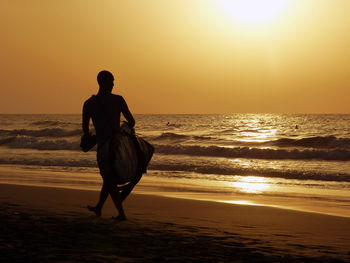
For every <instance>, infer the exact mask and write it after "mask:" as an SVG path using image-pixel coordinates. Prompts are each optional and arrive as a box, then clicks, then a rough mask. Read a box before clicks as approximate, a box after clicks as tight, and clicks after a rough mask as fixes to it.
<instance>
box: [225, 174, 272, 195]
mask: <svg viewBox="0 0 350 263" xmlns="http://www.w3.org/2000/svg"><path fill="white" fill-rule="evenodd" d="M238 178H239V179H238V180H239V181H236V182H231V186H232V187H235V188H238V189H239V190H240V191H242V192H246V193H261V192H263V191H266V190H267V189H269V188H270V185H269V184H268V183H267V180H266V179H265V178H263V177H257V176H247V177H238Z"/></svg>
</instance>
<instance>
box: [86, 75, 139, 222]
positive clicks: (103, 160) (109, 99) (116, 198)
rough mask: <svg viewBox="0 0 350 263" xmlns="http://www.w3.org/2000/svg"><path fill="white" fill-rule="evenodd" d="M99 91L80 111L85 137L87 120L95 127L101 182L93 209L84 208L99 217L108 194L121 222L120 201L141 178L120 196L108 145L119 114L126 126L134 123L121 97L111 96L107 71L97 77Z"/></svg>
mask: <svg viewBox="0 0 350 263" xmlns="http://www.w3.org/2000/svg"><path fill="white" fill-rule="evenodd" d="M97 82H98V84H99V87H100V88H99V91H98V93H97V95H96V96H92V97H91V98H89V99H88V100H87V101H85V103H84V107H83V131H84V134H85V135H88V134H89V122H90V118H91V119H92V122H93V124H94V126H95V130H96V140H97V163H98V167H99V169H100V174H101V176H102V178H103V185H102V188H101V192H100V199H99V201H98V203H97V205H96V206H88V209H89V210H90V211H92V212H94V213H95V214H96V215H97V216H100V215H101V211H102V207H103V204H104V202H105V201H106V199H107V197H108V194H110V195H111V198H112V200H113V202H114V205H115V207H116V208H117V210H118V212H119V215H118V216H117V217H116V218H115V219H117V220H125V219H126V216H125V213H124V210H123V206H122V201H123V200H124V199H125V198H126V197H127V196H128V195H129V193H130V192H131V190H132V189H133V187H134V186H135V185H136V183H137V182H138V181H139V180H140V179H141V174H140V175H139V176H138V177H137V178H135V180H134V181H133V182H131V183H129V184H128V185H127V186H126V187H124V188H123V189H122V191H121V192H120V191H119V190H120V189H119V188H118V187H117V184H116V177H115V174H114V171H113V169H112V164H111V160H110V141H111V139H112V137H113V135H115V134H116V133H118V132H120V114H121V113H123V115H124V117H125V119H126V120H127V121H128V124H129V126H130V127H131V128H132V127H134V125H135V120H134V118H133V116H132V114H131V113H130V111H129V109H128V106H127V104H126V102H125V100H124V99H123V97H122V96H119V95H115V94H112V89H113V86H114V77H113V75H112V73H110V72H108V71H101V72H100V73H99V74H98V76H97Z"/></svg>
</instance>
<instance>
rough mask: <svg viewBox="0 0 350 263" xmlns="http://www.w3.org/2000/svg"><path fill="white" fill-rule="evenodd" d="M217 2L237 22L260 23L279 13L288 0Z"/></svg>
mask: <svg viewBox="0 0 350 263" xmlns="http://www.w3.org/2000/svg"><path fill="white" fill-rule="evenodd" d="M219 3H220V5H221V6H222V8H224V9H225V11H226V12H227V13H228V14H229V15H230V16H232V17H233V18H234V19H235V20H237V21H238V22H241V23H248V24H260V23H264V22H267V21H270V20H272V19H274V18H276V17H277V16H279V15H281V14H282V12H283V11H284V10H285V8H286V6H287V4H288V0H219Z"/></svg>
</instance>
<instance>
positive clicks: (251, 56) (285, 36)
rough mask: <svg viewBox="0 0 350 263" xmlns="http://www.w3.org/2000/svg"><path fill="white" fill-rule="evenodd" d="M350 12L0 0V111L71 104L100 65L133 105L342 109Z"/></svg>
mask: <svg viewBox="0 0 350 263" xmlns="http://www.w3.org/2000/svg"><path fill="white" fill-rule="evenodd" d="M240 2H241V4H240ZM242 2H248V3H249V5H245V6H242ZM261 2H265V5H261ZM349 13H350V1H349V0H331V1H330V0H289V1H288V0H266V1H264V0H245V1H243V0H242V1H237V0H236V1H235V0H232V1H229V0H138V1H136V0H123V1H120V0H110V1H105V0H103V1H101V0H99V1H95V0H80V1H78V0H63V1H47V0H31V1H19V0H3V1H1V8H0V24H1V26H0V34H1V41H0V50H1V52H0V66H1V68H0V113H80V112H81V107H82V103H83V101H84V100H85V99H87V98H88V97H89V96H90V95H91V94H94V93H96V92H97V89H98V85H97V82H96V75H97V73H98V72H99V71H100V70H102V69H107V70H110V71H111V72H112V73H113V74H114V75H115V78H116V85H117V88H116V89H115V90H114V93H118V94H121V95H123V96H124V98H125V99H126V101H127V102H128V104H129V107H130V109H131V111H132V112H133V113H239V112H257V113H260V112H262V113H264V112H268V113H350V106H349V105H350V16H349Z"/></svg>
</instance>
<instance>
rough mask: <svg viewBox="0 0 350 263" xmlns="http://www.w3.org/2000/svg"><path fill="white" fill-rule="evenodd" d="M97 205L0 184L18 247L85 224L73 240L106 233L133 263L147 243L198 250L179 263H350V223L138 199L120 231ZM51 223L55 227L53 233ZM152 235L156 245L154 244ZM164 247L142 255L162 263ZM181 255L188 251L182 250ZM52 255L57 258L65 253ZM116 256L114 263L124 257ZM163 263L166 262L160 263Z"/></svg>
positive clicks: (86, 198)
mask: <svg viewBox="0 0 350 263" xmlns="http://www.w3.org/2000/svg"><path fill="white" fill-rule="evenodd" d="M97 198H98V193H97V192H96V191H93V190H73V189H62V188H48V187H39V186H19V185H10V184H0V202H1V207H2V209H1V213H2V219H1V220H5V221H6V220H8V222H7V223H6V222H4V224H5V226H7V227H15V226H16V228H18V229H19V231H17V232H16V234H15V236H16V237H14V239H17V240H14V241H13V242H15V243H18V242H20V239H21V238H26V236H28V235H29V236H33V235H34V236H35V235H37V234H38V233H36V230H35V229H32V228H31V226H32V225H33V224H34V225H38V226H39V228H40V227H42V225H44V226H45V227H44V229H46V230H45V231H47V233H45V231H44V232H43V233H42V235H41V236H40V237H37V238H32V242H34V243H36V242H39V243H40V242H41V241H42V240H46V238H48V236H47V235H48V233H51V232H50V231H53V233H51V234H50V235H49V236H51V235H55V234H58V233H56V232H55V231H54V229H56V228H55V227H57V226H61V224H62V225H64V226H66V227H67V225H69V224H72V225H75V226H77V225H81V224H82V225H84V227H85V228H86V229H85V230H84V231H83V230H79V229H74V228H73V227H70V228H69V229H70V230H71V231H72V233H71V235H73V236H74V235H80V236H85V234H87V233H90V232H93V233H95V231H97V230H96V229H98V231H102V232H103V233H104V234H101V235H100V234H99V233H95V234H96V235H97V236H98V239H100V240H101V242H108V240H109V241H110V239H112V240H115V242H117V243H118V242H119V241H120V240H124V242H130V244H128V246H126V247H125V250H124V251H122V252H120V253H122V254H123V253H124V254H125V255H127V258H129V259H130V257H131V258H132V255H133V253H135V250H134V249H131V247H133V246H140V247H141V248H144V247H148V246H149V244H147V242H150V239H151V240H153V239H154V238H156V239H157V240H158V241H159V240H163V239H169V240H168V242H170V243H169V244H171V243H172V242H173V243H174V244H176V246H175V247H173V248H172V247H170V248H169V247H168V246H167V247H168V248H169V249H170V250H169V251H170V252H171V250H172V249H175V250H176V249H177V248H179V247H178V246H180V247H181V245H180V244H183V243H185V244H186V246H189V244H190V243H191V244H194V245H195V246H196V247H195V250H196V253H195V254H196V256H194V255H188V257H186V256H185V255H183V254H181V252H180V251H178V250H176V251H172V252H171V253H173V252H174V253H175V252H176V253H175V254H179V253H180V254H181V257H182V258H179V259H178V260H180V259H181V260H185V261H186V260H187V261H188V262H192V260H193V262H195V261H201V260H204V259H203V258H200V256H199V254H203V253H204V254H206V249H207V247H208V245H210V246H211V248H212V249H214V252H213V251H211V253H214V255H215V257H218V258H220V260H221V261H222V262H229V259H230V258H232V257H233V256H234V255H236V256H237V254H238V255H240V256H237V257H238V258H240V259H241V260H242V261H243V262H245V261H244V260H248V259H249V260H250V261H249V260H248V261H247V262H252V261H254V260H255V259H256V258H260V257H262V258H263V259H264V261H262V262H276V261H277V262H284V261H283V260H284V259H286V258H289V259H290V260H291V261H285V262H306V261H308V262H330V261H331V260H334V259H336V260H338V261H336V262H347V261H350V249H349V245H350V219H348V218H343V217H336V216H328V215H320V214H315V213H307V212H300V211H293V210H284V209H278V208H271V207H262V206H245V205H235V204H224V203H219V202H210V201H196V200H188V199H177V198H169V197H161V196H153V195H146V194H135V193H134V194H131V195H130V196H129V198H128V199H127V200H126V202H125V204H124V209H125V210H126V214H127V217H128V220H127V221H126V222H122V223H120V224H116V222H115V221H114V220H111V219H110V217H111V216H114V215H115V213H116V210H115V208H114V207H113V204H112V202H111V200H110V199H108V200H107V202H106V206H105V208H104V210H103V215H102V217H101V218H96V217H95V216H93V215H92V214H91V213H90V212H89V211H88V210H87V209H86V208H85V206H86V205H87V204H94V203H95V202H96V201H97ZM48 218H50V219H48ZM47 220H49V222H51V223H52V224H51V223H50V224H49V226H47V222H46V221H47ZM50 220H51V221H50ZM10 222H11V224H12V226H11V225H10ZM51 227H53V228H54V229H51ZM61 227H62V226H61ZM109 229H114V230H116V229H117V230H116V232H115V231H114V230H113V231H112V232H113V233H114V234H115V235H118V234H117V233H119V232H120V231H121V232H122V234H123V235H125V236H124V237H122V238H121V237H118V236H113V237H111V236H110V235H109V234H107V233H108V230H109ZM56 230H57V229H56ZM57 231H59V230H57ZM106 231H107V233H106ZM123 231H124V232H123ZM130 231H131V232H130ZM133 231H134V232H135V233H134V232H133ZM5 232H6V230H5ZM75 232H77V233H75ZM128 235H130V238H131V239H130V240H129V239H127V236H128ZM154 235H155V237H154V238H152V236H154ZM60 238H62V239H63V240H61V241H62V242H67V240H65V237H60ZM69 238H71V237H69ZM105 238H107V239H106V241H103V240H105ZM134 239H135V240H134ZM118 240H119V241H118ZM127 240H129V241H127ZM147 240H148V241H147ZM189 240H191V242H190V241H189ZM61 241H60V243H61ZM163 241H164V240H163ZM6 242H7V240H6V241H5V239H4V240H2V242H1V247H2V249H4V248H3V247H4V246H6ZM91 242H92V241H91ZM135 242H136V243H135ZM152 242H153V241H152ZM154 242H156V241H154ZM159 242H160V241H159ZM201 242H205V244H206V245H205V247H202V246H197V245H196V244H201ZM38 245H42V244H38ZM87 245H89V244H87ZM12 246H13V244H12ZM57 246H58V247H59V244H54V245H53V247H54V248H55V247H57ZM116 246H117V245H116ZM162 246H163V245H160V244H158V245H157V246H155V247H154V246H152V247H151V248H148V249H151V250H152V251H153V252H154V250H156V251H157V252H154V253H155V254H147V253H148V252H147V253H146V252H145V251H144V252H145V253H146V254H147V255H148V256H149V257H151V258H152V257H153V256H154V257H158V256H159V255H157V253H158V254H159V253H165V252H160V251H163V249H164V247H162ZM110 249H112V250H113V249H114V247H110ZM181 249H184V248H183V247H181ZM227 249H228V250H229V251H231V252H230V253H231V254H232V255H231V254H229V255H226V254H225V255H222V253H224V252H223V251H227ZM5 250H6V251H7V250H11V249H5ZM197 250H198V251H197ZM113 251H114V250H113ZM128 251H129V252H128ZM186 251H188V250H186ZM105 252H106V251H104V250H103V248H101V251H99V252H98V253H99V255H100V254H103V253H105ZM170 252H169V253H170ZM197 252H198V253H197ZM199 252H200V253H199ZM28 253H29V252H28ZM52 253H56V254H55V255H57V253H61V252H59V251H56V252H52ZM71 253H72V254H74V255H75V251H71ZM106 253H107V252H106ZM108 253H110V251H109V252H108ZM116 253H117V252H116ZM118 253H119V252H118ZM118 253H117V254H118ZM166 253H168V252H166ZM112 254H113V253H112ZM117 254H115V256H118V255H117ZM124 254H123V255H124ZM136 254H137V253H136ZM175 254H174V255H173V254H172V256H171V257H170V258H173V256H175ZM139 256H142V255H138V257H139ZM148 256H147V257H148ZM168 256H169V255H168V254H166V255H165V254H163V255H160V257H161V258H162V259H166V258H168ZM207 256H209V255H207ZM94 257H96V255H94ZM69 258H70V259H71V257H70V256H69ZM233 258H234V257H233ZM40 259H41V258H40ZM95 259H96V258H95ZM282 259H283V260H282ZM51 260H52V258H51ZM220 260H219V261H220ZM53 261H55V260H53ZM126 261H128V260H126ZM146 261H147V260H146ZM151 261H153V260H151V259H149V262H151ZM159 261H162V260H160V259H159ZM131 262H133V261H131ZM332 262H334V261H332Z"/></svg>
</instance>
